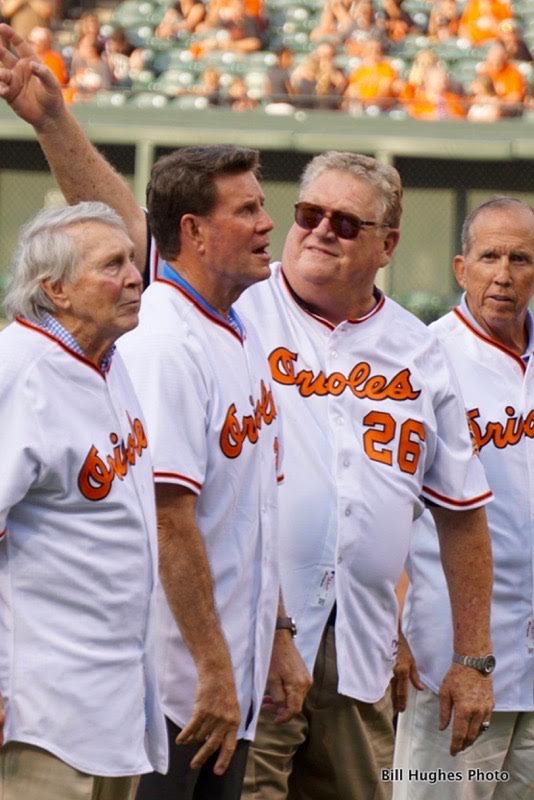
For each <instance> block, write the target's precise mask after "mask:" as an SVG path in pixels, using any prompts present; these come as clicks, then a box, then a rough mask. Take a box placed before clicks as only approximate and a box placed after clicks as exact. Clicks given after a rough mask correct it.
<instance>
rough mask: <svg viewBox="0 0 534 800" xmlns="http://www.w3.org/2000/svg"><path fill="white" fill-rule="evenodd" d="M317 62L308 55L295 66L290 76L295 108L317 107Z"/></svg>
mask: <svg viewBox="0 0 534 800" xmlns="http://www.w3.org/2000/svg"><path fill="white" fill-rule="evenodd" d="M318 71H319V64H318V61H317V59H316V58H313V56H308V57H307V58H304V59H303V60H302V61H301V62H300V64H299V65H298V66H297V67H295V69H294V70H293V74H292V76H291V84H292V86H293V104H294V105H295V106H296V107H297V108H317V91H316V90H317V73H318Z"/></svg>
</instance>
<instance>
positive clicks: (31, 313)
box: [4, 202, 127, 322]
mask: <svg viewBox="0 0 534 800" xmlns="http://www.w3.org/2000/svg"><path fill="white" fill-rule="evenodd" d="M84 222H101V223H102V224H104V225H109V226H111V227H113V228H120V229H121V230H122V231H124V232H125V233H127V229H126V225H125V224H124V221H123V220H122V218H121V217H120V216H119V215H118V214H117V213H116V212H115V211H113V209H112V208H110V207H109V206H107V205H105V204H104V203H92V202H91V203H89V202H84V203H78V204H77V205H75V206H66V207H64V208H55V209H50V210H43V211H39V213H38V214H36V216H35V217H33V218H32V219H31V220H30V221H29V222H27V223H26V224H25V225H24V226H23V227H22V228H21V232H20V235H19V239H18V242H17V246H16V249H15V253H14V256H13V261H12V264H11V268H10V277H9V281H8V287H7V292H6V296H5V300H4V308H5V310H6V316H7V318H8V319H13V318H14V317H16V316H17V315H20V316H23V317H26V319H30V320H33V321H34V322H39V321H40V320H41V319H42V316H43V314H44V313H45V312H53V311H54V310H55V308H54V304H53V302H52V301H51V300H50V298H49V297H48V296H47V294H46V292H45V291H44V289H43V287H42V283H43V281H44V280H47V279H48V280H50V281H51V282H53V283H56V282H57V281H72V280H73V279H74V278H75V276H76V270H77V268H78V266H79V259H80V253H79V251H78V249H77V247H76V244H75V241H74V238H73V237H72V236H71V235H69V228H70V227H71V226H73V225H79V224H83V223H84Z"/></svg>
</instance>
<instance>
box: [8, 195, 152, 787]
mask: <svg viewBox="0 0 534 800" xmlns="http://www.w3.org/2000/svg"><path fill="white" fill-rule="evenodd" d="M141 286H142V282H141V276H140V274H139V271H138V269H137V267H136V265H135V262H134V256H133V245H132V242H131V240H130V238H129V236H128V234H127V231H126V228H125V226H124V223H123V222H122V220H121V219H120V217H118V215H117V214H116V213H115V212H114V211H112V210H111V209H110V208H108V207H107V206H104V205H103V204H101V203H81V204H80V205H79V206H74V207H71V208H65V209H60V210H55V211H46V212H42V213H40V214H39V215H38V216H37V217H36V218H35V219H34V220H32V221H31V222H30V223H29V224H28V226H27V227H26V228H25V230H24V231H23V233H22V235H21V237H20V240H19V245H18V251H17V254H16V257H15V260H14V265H13V270H12V279H11V283H10V285H9V288H8V292H7V296H6V302H5V305H6V310H7V313H8V317H9V318H10V319H12V320H13V321H12V322H11V324H10V325H8V326H7V328H5V329H4V330H3V331H2V333H0V424H1V428H2V461H1V466H0V531H1V532H2V533H1V540H0V632H1V636H0V692H1V694H2V698H3V703H4V719H3V734H2V739H1V741H2V743H3V747H2V748H1V749H0V796H1V797H2V798H3V799H4V800H20V799H21V798H25V800H75V799H76V800H77V798H84V800H85V798H87V800H90V799H93V798H94V799H95V800H96V798H101V797H106V798H109V800H131V798H132V797H133V793H134V791H135V786H134V779H133V778H134V776H137V775H139V774H141V773H143V772H149V771H151V770H153V769H158V770H160V771H161V772H165V770H166V768H167V743H166V735H165V725H164V719H163V713H162V711H161V709H160V705H159V700H158V694H157V691H156V687H155V679H154V675H155V664H154V632H155V629H154V614H155V591H154V590H155V586H156V584H157V543H156V515H155V505H154V491H153V483H152V464H151V461H150V456H149V454H148V449H147V436H146V424H145V421H144V418H143V415H142V412H141V410H140V407H139V404H138V401H137V399H136V397H135V394H134V391H133V388H132V385H131V382H130V380H129V378H128V375H127V373H126V370H125V367H124V365H123V363H122V361H121V358H120V356H119V355H118V354H117V353H116V352H115V340H116V339H117V338H118V337H119V336H122V335H123V334H124V333H126V332H127V331H129V330H131V329H132V328H133V327H135V326H136V325H137V321H138V312H139V306H140V300H141Z"/></svg>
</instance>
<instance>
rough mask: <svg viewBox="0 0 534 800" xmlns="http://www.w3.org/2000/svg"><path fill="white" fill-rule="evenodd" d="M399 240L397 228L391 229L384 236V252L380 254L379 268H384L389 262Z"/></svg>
mask: <svg viewBox="0 0 534 800" xmlns="http://www.w3.org/2000/svg"><path fill="white" fill-rule="evenodd" d="M399 239H400V231H399V230H398V228H391V230H389V231H388V232H387V234H386V235H385V236H384V252H383V254H382V263H381V264H380V267H381V268H382V267H386V266H387V265H388V264H389V262H390V261H391V256H392V255H393V253H394V251H395V248H396V247H397V245H398V243H399Z"/></svg>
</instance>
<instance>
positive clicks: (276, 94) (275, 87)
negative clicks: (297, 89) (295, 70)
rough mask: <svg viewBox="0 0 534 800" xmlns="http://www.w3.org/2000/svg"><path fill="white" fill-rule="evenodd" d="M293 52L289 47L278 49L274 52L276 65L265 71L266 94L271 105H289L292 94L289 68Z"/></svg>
mask: <svg viewBox="0 0 534 800" xmlns="http://www.w3.org/2000/svg"><path fill="white" fill-rule="evenodd" d="M293 58H294V56H293V51H292V50H291V49H290V48H289V47H280V48H279V49H278V50H277V51H276V64H273V66H272V67H269V69H268V71H267V87H266V93H267V95H268V99H269V101H270V102H271V103H289V102H291V95H292V94H293V87H292V85H291V66H292V64H293Z"/></svg>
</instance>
